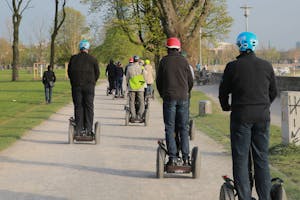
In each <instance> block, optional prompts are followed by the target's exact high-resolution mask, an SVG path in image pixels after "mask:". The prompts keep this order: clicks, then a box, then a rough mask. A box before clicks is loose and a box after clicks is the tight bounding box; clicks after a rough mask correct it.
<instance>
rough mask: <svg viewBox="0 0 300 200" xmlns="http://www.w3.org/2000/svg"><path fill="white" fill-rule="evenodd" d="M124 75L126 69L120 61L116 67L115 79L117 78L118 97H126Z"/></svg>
mask: <svg viewBox="0 0 300 200" xmlns="http://www.w3.org/2000/svg"><path fill="white" fill-rule="evenodd" d="M123 76H124V70H123V67H122V63H121V62H120V61H119V62H118V63H117V67H116V68H115V79H116V94H115V96H116V97H124V94H123Z"/></svg>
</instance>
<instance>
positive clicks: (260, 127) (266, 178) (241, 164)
mask: <svg viewBox="0 0 300 200" xmlns="http://www.w3.org/2000/svg"><path fill="white" fill-rule="evenodd" d="M269 128H270V122H260V123H241V122H236V121H234V120H232V119H231V122H230V132H231V134H230V137H231V149H232V161H233V177H234V182H235V186H236V189H237V192H238V197H239V200H251V187H250V180H249V166H248V164H249V151H250V148H251V151H252V157H253V162H254V163H253V164H254V180H255V188H256V191H257V194H258V197H259V200H269V199H270V188H271V177H270V171H269V162H268V149H269Z"/></svg>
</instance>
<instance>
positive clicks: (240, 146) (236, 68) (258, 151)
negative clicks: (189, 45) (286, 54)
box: [219, 32, 277, 200]
mask: <svg viewBox="0 0 300 200" xmlns="http://www.w3.org/2000/svg"><path fill="white" fill-rule="evenodd" d="M257 45H258V41H257V38H256V35H255V34H253V33H251V32H243V33H241V34H240V35H239V36H238V37H237V46H238V47H239V51H240V55H239V56H238V57H237V60H235V61H232V62H229V63H228V64H227V66H226V68H225V70H224V74H223V78H222V81H221V83H220V87H219V100H220V104H221V107H222V109H223V110H224V111H230V110H231V116H230V138H231V149H232V160H233V176H234V182H235V186H236V189H237V193H238V197H239V200H251V187H250V180H249V169H248V162H249V152H250V150H251V152H252V157H253V162H254V174H255V176H254V178H255V185H256V191H257V194H258V197H259V199H261V200H262V199H263V200H269V199H270V188H271V178H270V172H269V164H268V149H269V147H268V143H269V128H270V104H271V103H272V102H273V100H274V99H275V98H276V95H277V89H276V82H275V75H274V71H273V67H272V65H271V64H270V63H269V62H267V61H265V60H262V59H260V58H258V57H256V55H255V53H254V50H255V48H256V47H257ZM229 94H231V99H232V100H231V104H229Z"/></svg>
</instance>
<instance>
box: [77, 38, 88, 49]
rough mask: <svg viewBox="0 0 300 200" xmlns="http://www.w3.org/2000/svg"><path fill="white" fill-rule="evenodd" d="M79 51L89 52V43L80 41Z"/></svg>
mask: <svg viewBox="0 0 300 200" xmlns="http://www.w3.org/2000/svg"><path fill="white" fill-rule="evenodd" d="M79 49H80V50H84V49H86V50H89V49H90V43H89V41H87V40H81V41H80V43H79Z"/></svg>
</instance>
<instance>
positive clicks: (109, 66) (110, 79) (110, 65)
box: [105, 59, 116, 94]
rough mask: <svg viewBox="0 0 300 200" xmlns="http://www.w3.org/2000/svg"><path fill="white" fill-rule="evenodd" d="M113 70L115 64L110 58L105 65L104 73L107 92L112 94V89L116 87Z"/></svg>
mask: <svg viewBox="0 0 300 200" xmlns="http://www.w3.org/2000/svg"><path fill="white" fill-rule="evenodd" d="M115 70H116V65H115V64H114V61H113V60H112V59H110V61H109V63H108V64H107V66H106V70H105V75H106V76H107V77H108V83H109V94H112V90H113V89H115V88H116V86H115Z"/></svg>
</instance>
